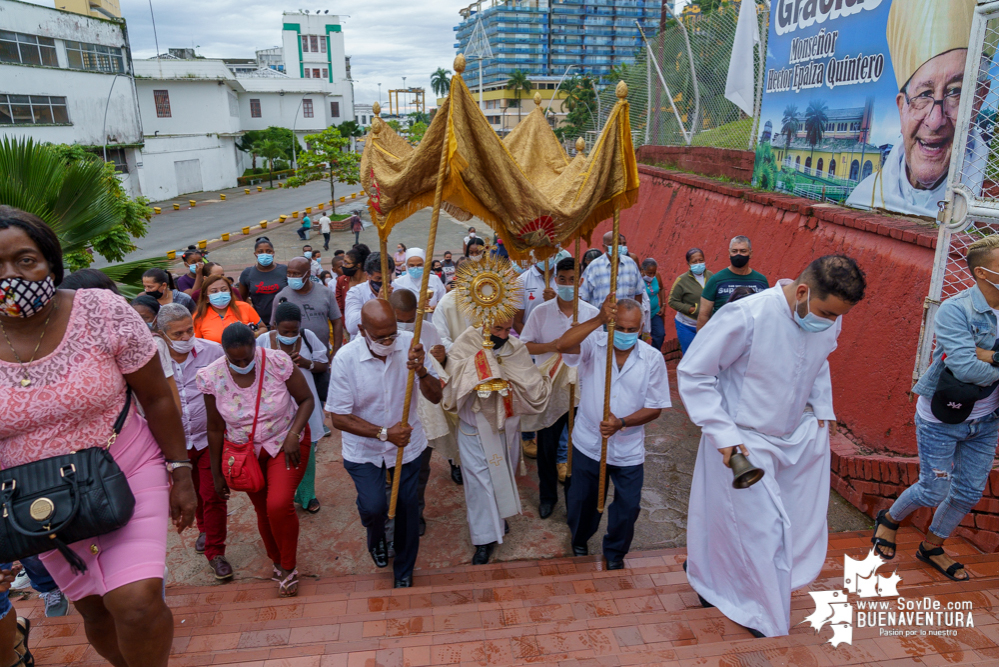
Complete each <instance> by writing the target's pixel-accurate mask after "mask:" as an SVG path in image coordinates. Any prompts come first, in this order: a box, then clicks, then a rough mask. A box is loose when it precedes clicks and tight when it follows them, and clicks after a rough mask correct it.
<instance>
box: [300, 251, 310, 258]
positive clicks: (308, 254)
mask: <svg viewBox="0 0 999 667" xmlns="http://www.w3.org/2000/svg"><path fill="white" fill-rule="evenodd" d="M302 257H304V258H305V259H312V251H311V250H306V251H305V252H303V253H302Z"/></svg>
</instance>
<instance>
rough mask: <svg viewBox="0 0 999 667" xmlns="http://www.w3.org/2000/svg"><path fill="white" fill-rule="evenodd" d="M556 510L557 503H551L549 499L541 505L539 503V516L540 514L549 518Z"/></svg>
mask: <svg viewBox="0 0 999 667" xmlns="http://www.w3.org/2000/svg"><path fill="white" fill-rule="evenodd" d="M554 511H555V503H550V502H548V501H545V502H543V503H541V504H540V505H538V516H540V517H541V518H542V519H547V518H548V517H550V516H551V515H552V512H554Z"/></svg>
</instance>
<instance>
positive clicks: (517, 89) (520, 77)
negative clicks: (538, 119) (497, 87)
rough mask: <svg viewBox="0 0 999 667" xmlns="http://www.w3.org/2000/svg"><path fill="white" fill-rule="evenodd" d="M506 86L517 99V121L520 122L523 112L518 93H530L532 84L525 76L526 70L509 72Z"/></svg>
mask: <svg viewBox="0 0 999 667" xmlns="http://www.w3.org/2000/svg"><path fill="white" fill-rule="evenodd" d="M506 87H507V89H509V90H512V91H513V95H514V97H515V98H516V100H517V122H518V123H519V122H520V118H521V115H522V114H523V113H524V111H523V109H522V108H521V105H520V94H521V93H528V94H530V92H531V90H532V89H533V87H534V85H533V84H532V83H531V80H530V79H528V78H527V72H525V71H524V70H522V69H515V70H513V71H512V72H510V78H509V79H507V81H506Z"/></svg>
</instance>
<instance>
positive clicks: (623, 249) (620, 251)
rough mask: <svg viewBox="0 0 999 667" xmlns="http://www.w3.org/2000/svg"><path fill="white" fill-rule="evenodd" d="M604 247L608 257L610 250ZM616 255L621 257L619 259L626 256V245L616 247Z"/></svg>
mask: <svg viewBox="0 0 999 667" xmlns="http://www.w3.org/2000/svg"><path fill="white" fill-rule="evenodd" d="M606 247H607V254H608V255H610V253H611V248H610V247H609V246H606ZM617 254H618V255H619V256H621V257H624V256H626V255H627V254H628V246H626V245H624V244H622V245H619V246H618V247H617Z"/></svg>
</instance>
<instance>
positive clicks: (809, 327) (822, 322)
mask: <svg viewBox="0 0 999 667" xmlns="http://www.w3.org/2000/svg"><path fill="white" fill-rule="evenodd" d="M811 298H812V290H811V288H809V289H808V298H807V299H805V308H808V302H809V301H810V300H811ZM794 321H795V322H797V323H798V326H799V327H801V330H802V331H804V332H805V333H821V332H823V331H825V330H826V329H828V328H829V327H831V326H832V325H834V324H836V320H827V319H826V318H824V317H819V316H818V315H816V314H815V313H813V312H812V311H810V310H809V311H808V312H807V313H805V316H804V317H802V316H801V315H799V314H798V304H796V305H795V307H794Z"/></svg>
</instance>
